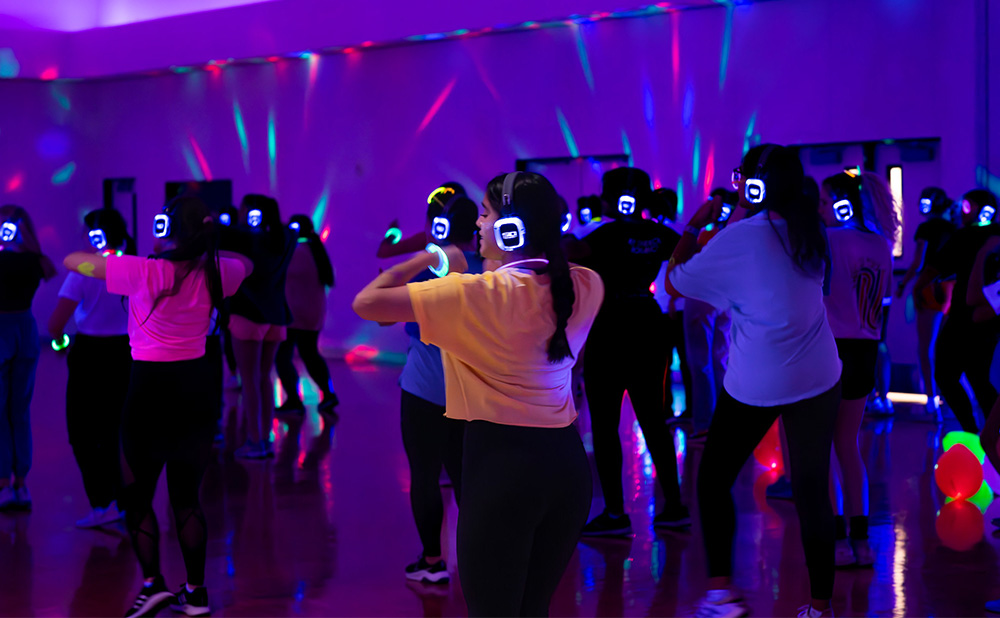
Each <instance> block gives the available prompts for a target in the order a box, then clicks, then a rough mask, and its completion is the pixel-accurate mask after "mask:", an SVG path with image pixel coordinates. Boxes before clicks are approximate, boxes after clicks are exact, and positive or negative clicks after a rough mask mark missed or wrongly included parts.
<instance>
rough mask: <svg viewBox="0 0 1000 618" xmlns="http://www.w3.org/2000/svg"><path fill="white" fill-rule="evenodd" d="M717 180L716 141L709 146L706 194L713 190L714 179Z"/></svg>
mask: <svg viewBox="0 0 1000 618" xmlns="http://www.w3.org/2000/svg"><path fill="white" fill-rule="evenodd" d="M713 180H715V143H714V142H713V143H712V145H711V146H709V147H708V159H707V160H706V161H705V195H708V194H709V193H711V192H712V181H713Z"/></svg>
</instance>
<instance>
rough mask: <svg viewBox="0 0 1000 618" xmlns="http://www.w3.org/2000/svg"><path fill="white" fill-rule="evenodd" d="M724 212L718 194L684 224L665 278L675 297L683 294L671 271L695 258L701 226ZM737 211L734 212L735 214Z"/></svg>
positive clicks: (664, 281) (716, 219)
mask: <svg viewBox="0 0 1000 618" xmlns="http://www.w3.org/2000/svg"><path fill="white" fill-rule="evenodd" d="M721 214H722V197H720V196H716V197H714V198H712V199H711V200H709V201H707V202H705V203H704V204H702V205H701V206H700V207H699V208H698V210H697V212H695V213H694V215H693V216H692V217H691V219H690V220H689V221H688V224H687V225H686V226H684V233H683V234H681V239H680V242H678V243H677V246H676V247H675V248H674V253H673V255H671V256H670V263H669V264H667V272H666V276H665V277H664V278H663V289H664V290H665V291H666V292H667V294H670V295H671V296H674V297H680V296H683V294H681V293H680V292H678V291H677V289H676V288H674V286H673V284H672V283H670V271H672V270H673V269H675V268H677V267H678V266H680V265H681V264H684V263H685V262H687V261H688V260H690V259H691V258H693V257H694V256H695V255H696V254H697V253H698V250H699V246H698V232H700V231H701V228H703V227H705V226H706V225H708V224H709V223H712V222H713V221H718V220H719V216H720V215H721ZM735 214H736V213H734V216H735Z"/></svg>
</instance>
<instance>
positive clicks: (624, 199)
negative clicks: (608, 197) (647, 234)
mask: <svg viewBox="0 0 1000 618" xmlns="http://www.w3.org/2000/svg"><path fill="white" fill-rule="evenodd" d="M618 212H620V213H622V214H623V215H625V216H628V215H630V214H632V213H634V212H635V198H634V197H632V196H631V195H623V196H621V197H620V198H618Z"/></svg>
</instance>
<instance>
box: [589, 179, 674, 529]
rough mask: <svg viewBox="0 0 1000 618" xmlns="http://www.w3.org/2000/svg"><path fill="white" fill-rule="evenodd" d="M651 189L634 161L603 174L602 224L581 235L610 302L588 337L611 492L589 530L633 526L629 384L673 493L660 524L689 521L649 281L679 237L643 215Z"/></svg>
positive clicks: (666, 490) (593, 398) (602, 461)
mask: <svg viewBox="0 0 1000 618" xmlns="http://www.w3.org/2000/svg"><path fill="white" fill-rule="evenodd" d="M651 194H652V188H651V186H650V180H649V176H648V175H647V174H646V172H644V171H642V170H638V169H635V168H618V169H614V170H611V171H609V172H607V173H605V174H604V177H603V178H602V192H601V201H602V203H603V207H604V216H606V217H610V218H611V222H610V223H606V224H605V225H602V226H601V227H599V228H597V229H596V230H594V231H593V232H591V233H590V234H589V235H587V236H586V237H584V238H583V239H582V242H581V246H580V249H581V252H580V254H578V255H577V256H575V257H576V258H577V259H576V260H574V261H577V262H579V263H581V264H582V265H584V266H587V267H589V268H592V269H593V270H595V271H597V273H598V274H599V275H600V276H601V279H602V280H603V281H604V287H605V294H604V304H603V305H602V307H601V310H600V313H598V315H597V319H596V320H595V322H594V326H593V328H591V331H590V337H589V338H588V339H587V352H586V355H587V360H586V362H585V363H584V368H583V377H584V385H585V388H586V392H587V401H588V402H589V407H590V417H591V427H592V431H593V438H594V458H595V462H596V464H597V472H598V475H599V476H600V479H601V488H602V490H603V492H604V505H605V506H604V512H603V513H601V514H600V515H599V516H597V517H596V518H594V519H593V520H592V521H591V522H590V523H588V524H587V526H586V527H585V528H584V530H583V534H584V536H621V535H628V534H631V532H632V524H631V520H630V519H629V517H628V515H627V514H626V513H625V506H624V495H623V489H622V449H621V440H620V439H619V436H618V423H619V421H620V419H621V403H622V396H623V395H624V393H625V391H626V390H627V391H628V393H629V398H630V399H631V400H632V407H633V408H634V409H635V415H636V419H637V420H638V421H639V425H640V427H641V428H642V433H643V436H644V437H645V440H646V447H647V449H648V450H649V454H650V455H651V456H652V459H653V464H654V465H655V466H656V470H657V479H658V480H659V482H660V486H661V487H662V489H663V495H664V498H665V500H666V505H665V507H664V510H663V511H662V512H661V513H660V515H657V517H656V518H655V520H654V525H655V526H656V527H664V528H679V527H683V526H686V525H688V524H690V517H689V515H688V510H687V508H686V507H684V506H683V505H682V504H681V496H680V487H679V486H678V483H677V459H676V455H675V451H674V441H673V436H672V435H671V433H670V429H669V428H668V427H667V425H666V415H665V413H664V408H663V376H664V372H665V371H666V356H665V355H664V354H663V349H664V348H665V347H666V341H667V333H666V329H665V328H664V321H663V314H662V312H661V310H660V306H659V304H658V303H657V302H656V300H655V299H654V298H653V293H652V292H651V291H650V286H651V284H652V283H653V281H654V280H655V279H656V276H657V274H659V272H660V267H661V266H662V264H663V262H665V261H667V260H669V259H670V255H671V253H673V250H674V247H675V246H676V245H677V242H678V239H679V236H678V234H677V233H676V232H674V231H673V230H671V229H669V228H667V227H666V226H663V225H660V224H658V223H656V222H654V221H649V220H644V219H642V218H641V215H640V213H642V210H643V208H644V207H645V206H646V204H647V202H648V201H649V199H650V196H651Z"/></svg>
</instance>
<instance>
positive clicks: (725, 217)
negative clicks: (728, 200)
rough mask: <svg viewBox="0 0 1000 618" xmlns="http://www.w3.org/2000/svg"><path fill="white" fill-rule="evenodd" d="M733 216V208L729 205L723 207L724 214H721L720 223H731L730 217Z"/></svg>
mask: <svg viewBox="0 0 1000 618" xmlns="http://www.w3.org/2000/svg"><path fill="white" fill-rule="evenodd" d="M731 216H733V207H732V206H730V205H729V204H723V205H722V212H721V213H720V214H719V223H725V222H726V221H729V217H731Z"/></svg>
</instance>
